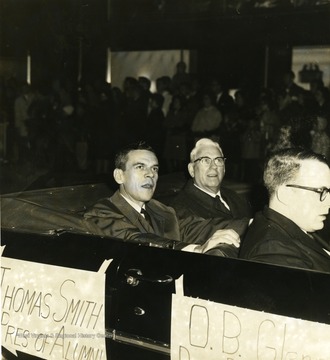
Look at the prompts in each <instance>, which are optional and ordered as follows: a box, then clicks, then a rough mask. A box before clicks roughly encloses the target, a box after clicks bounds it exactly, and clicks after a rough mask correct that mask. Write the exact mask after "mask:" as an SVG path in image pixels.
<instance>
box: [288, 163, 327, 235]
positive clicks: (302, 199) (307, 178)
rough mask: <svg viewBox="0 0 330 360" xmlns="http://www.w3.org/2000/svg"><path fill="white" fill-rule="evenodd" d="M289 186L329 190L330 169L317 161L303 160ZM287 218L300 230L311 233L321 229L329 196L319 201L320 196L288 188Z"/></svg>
mask: <svg viewBox="0 0 330 360" xmlns="http://www.w3.org/2000/svg"><path fill="white" fill-rule="evenodd" d="M290 184H295V185H300V186H308V187H315V188H322V187H327V188H330V169H329V168H328V166H327V165H325V164H323V163H320V162H319V161H317V160H303V161H302V165H301V168H300V169H299V172H298V175H297V177H296V178H295V179H294V180H292V181H291V182H290ZM288 189H289V199H288V202H287V203H288V206H290V212H289V217H290V219H291V220H292V221H293V222H295V223H296V224H297V225H298V226H299V227H300V228H301V229H303V230H305V231H307V232H313V231H316V230H320V229H322V228H323V226H324V224H323V222H324V220H325V218H326V215H327V214H328V211H329V208H330V194H328V195H327V197H326V198H325V199H324V200H323V201H320V194H318V193H316V192H314V191H309V190H303V189H297V188H288Z"/></svg>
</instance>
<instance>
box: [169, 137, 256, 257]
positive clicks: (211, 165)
mask: <svg viewBox="0 0 330 360" xmlns="http://www.w3.org/2000/svg"><path fill="white" fill-rule="evenodd" d="M188 171H189V174H190V176H191V178H192V179H189V180H188V181H187V183H186V184H185V186H184V187H183V189H182V190H180V191H179V193H178V195H177V196H176V197H175V198H174V200H173V201H172V202H171V206H172V207H173V208H174V209H175V211H176V213H177V216H178V217H179V218H186V217H188V216H197V217H202V218H204V219H212V218H217V219H223V220H233V219H240V221H242V222H245V224H246V227H247V226H248V222H249V220H250V218H251V217H252V210H251V207H250V205H249V203H248V201H247V200H246V199H245V198H244V197H243V196H240V195H238V194H237V193H236V192H235V191H233V190H231V189H228V188H226V187H224V186H222V180H223V178H224V175H225V158H224V156H223V152H222V149H221V148H220V146H219V144H218V143H217V142H215V141H213V140H211V139H207V138H203V139H200V140H198V141H197V142H196V145H195V147H194V148H193V150H192V151H191V153H190V163H189V164H188ZM237 255H238V252H237V253H236V256H237ZM232 256H234V254H232Z"/></svg>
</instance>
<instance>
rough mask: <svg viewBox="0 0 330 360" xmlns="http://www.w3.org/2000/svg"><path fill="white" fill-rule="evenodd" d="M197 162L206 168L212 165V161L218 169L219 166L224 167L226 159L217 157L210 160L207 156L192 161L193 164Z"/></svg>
mask: <svg viewBox="0 0 330 360" xmlns="http://www.w3.org/2000/svg"><path fill="white" fill-rule="evenodd" d="M197 161H200V162H201V164H202V165H205V166H206V165H207V166H209V165H211V163H212V161H213V162H214V164H215V165H216V166H219V167H220V166H224V165H225V161H226V158H225V157H223V156H219V157H216V158H214V159H211V158H210V157H208V156H202V157H200V158H198V159H196V160H195V161H194V163H195V162H197Z"/></svg>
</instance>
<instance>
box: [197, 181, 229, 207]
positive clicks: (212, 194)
mask: <svg viewBox="0 0 330 360" xmlns="http://www.w3.org/2000/svg"><path fill="white" fill-rule="evenodd" d="M194 186H196V187H197V189H199V190H201V191H203V192H204V193H205V194H207V195H210V196H212V197H213V198H215V197H216V196H219V198H220V201H221V202H222V203H223V204H224V205H225V207H226V208H227V209H228V210H229V211H230V207H229V205H228V204H227V203H226V201H225V200H224V199H223V198H222V196H221V193H220V190H219V191H218V192H217V193H216V194H214V193H212V192H210V191H207V190H204V189H202V188H201V187H199V186H198V185H196V184H195V183H194Z"/></svg>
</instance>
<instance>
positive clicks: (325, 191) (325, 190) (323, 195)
mask: <svg viewBox="0 0 330 360" xmlns="http://www.w3.org/2000/svg"><path fill="white" fill-rule="evenodd" d="M286 186H287V187H292V188H297V189H303V190H308V191H314V192H316V193H318V194H320V201H324V200H325V198H326V197H327V195H328V193H330V188H326V187H321V188H314V187H309V186H301V185H293V184H288V185H286Z"/></svg>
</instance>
